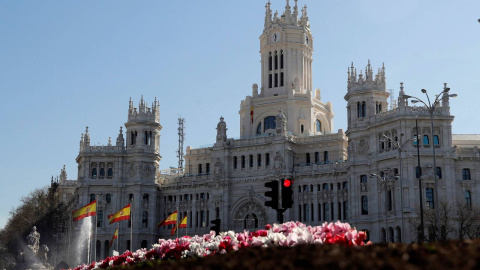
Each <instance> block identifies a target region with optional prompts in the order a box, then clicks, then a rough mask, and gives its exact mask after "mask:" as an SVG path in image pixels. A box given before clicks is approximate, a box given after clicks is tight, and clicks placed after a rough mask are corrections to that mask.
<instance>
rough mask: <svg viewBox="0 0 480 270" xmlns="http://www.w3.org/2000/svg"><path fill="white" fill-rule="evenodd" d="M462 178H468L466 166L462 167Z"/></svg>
mask: <svg viewBox="0 0 480 270" xmlns="http://www.w3.org/2000/svg"><path fill="white" fill-rule="evenodd" d="M462 179H463V180H470V169H467V168H464V169H462Z"/></svg>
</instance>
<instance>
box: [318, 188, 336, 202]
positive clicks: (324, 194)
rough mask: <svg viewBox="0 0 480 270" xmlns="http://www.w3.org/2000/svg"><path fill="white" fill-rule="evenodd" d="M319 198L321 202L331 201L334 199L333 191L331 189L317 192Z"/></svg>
mask: <svg viewBox="0 0 480 270" xmlns="http://www.w3.org/2000/svg"><path fill="white" fill-rule="evenodd" d="M317 199H318V200H319V201H321V202H331V201H332V200H333V193H332V191H331V190H323V191H320V192H318V193H317Z"/></svg>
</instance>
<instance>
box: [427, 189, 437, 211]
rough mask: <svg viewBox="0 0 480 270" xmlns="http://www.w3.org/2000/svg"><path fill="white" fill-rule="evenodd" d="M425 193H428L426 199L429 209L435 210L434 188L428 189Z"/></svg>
mask: <svg viewBox="0 0 480 270" xmlns="http://www.w3.org/2000/svg"><path fill="white" fill-rule="evenodd" d="M425 193H426V196H425V197H426V203H427V207H428V209H435V205H434V197H433V188H426V189H425Z"/></svg>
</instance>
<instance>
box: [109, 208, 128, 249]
mask: <svg viewBox="0 0 480 270" xmlns="http://www.w3.org/2000/svg"><path fill="white" fill-rule="evenodd" d="M130 210H131V209H130ZM117 230H118V231H117V252H118V242H120V238H119V237H120V233H119V232H120V223H119V222H117ZM113 241H115V239H113Z"/></svg>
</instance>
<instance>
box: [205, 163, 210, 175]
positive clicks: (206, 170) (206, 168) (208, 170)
mask: <svg viewBox="0 0 480 270" xmlns="http://www.w3.org/2000/svg"><path fill="white" fill-rule="evenodd" d="M205 172H206V173H207V174H210V163H207V164H205Z"/></svg>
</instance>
